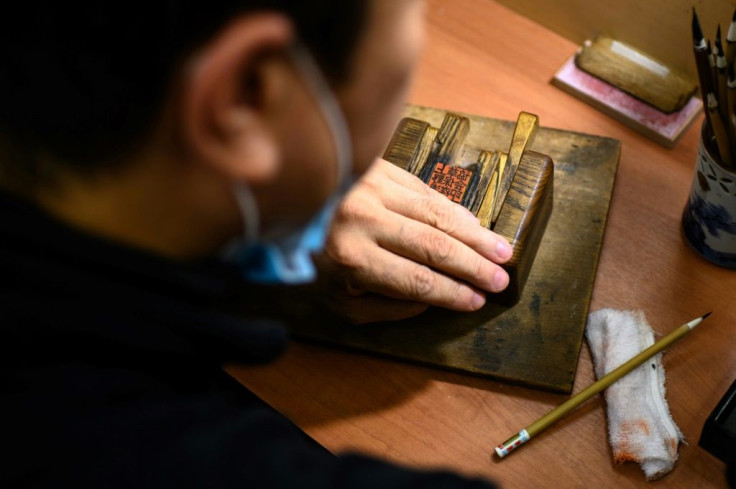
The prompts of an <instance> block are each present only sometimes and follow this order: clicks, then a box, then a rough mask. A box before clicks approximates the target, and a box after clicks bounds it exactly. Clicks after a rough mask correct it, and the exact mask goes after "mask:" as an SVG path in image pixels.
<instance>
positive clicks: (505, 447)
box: [496, 313, 711, 458]
mask: <svg viewBox="0 0 736 489" xmlns="http://www.w3.org/2000/svg"><path fill="white" fill-rule="evenodd" d="M710 314H711V313H707V314H704V315H702V316H700V317H699V318H696V319H693V320H692V321H690V322H688V323H685V324H683V325H682V326H680V327H679V328H677V329H676V330H674V331H673V332H671V333H670V334H668V335H667V336H665V337H664V338H662V339H661V340H659V341H658V342H656V343H654V344H653V345H652V346H650V347H649V348H646V349H645V350H643V351H642V352H640V353H639V354H637V355H635V356H634V357H632V358H631V359H630V360H629V361H627V362H626V363H624V364H623V365H621V366H620V367H618V368H616V369H614V370H612V371H611V372H609V373H608V374H606V375H604V376H603V377H601V378H600V379H598V381H597V382H594V383H593V384H591V385H589V386H588V387H587V388H585V389H583V390H582V391H580V392H579V393H578V394H576V395H574V396H573V397H571V398H570V399H568V400H567V401H565V402H563V403H562V404H560V405H559V406H557V407H556V408H555V409H553V410H552V411H550V412H549V413H547V414H545V415H544V416H542V417H541V418H539V419H538V420H537V421H535V422H534V423H532V424H530V425H529V426H527V427H526V428H525V429H523V430H521V431H520V432H519V433H517V434H516V435H514V436H512V437H511V438H509V439H508V440H506V441H505V442H503V443H501V444H500V445H498V446H497V447H496V454H497V455H498V456H499V457H500V458H503V457H505V456H506V455H508V454H509V453H511V452H512V451H513V450H515V449H516V448H518V447H519V446H521V445H522V444H524V443H526V442H527V441H529V440H530V439H531V438H533V437H535V436H537V435H538V434H539V433H541V432H542V431H544V430H545V429H546V428H548V427H549V426H550V425H552V424H553V423H554V422H556V421H557V420H558V419H560V418H561V417H563V416H564V415H566V414H567V413H569V412H570V411H572V410H573V409H575V408H576V407H578V406H579V405H580V404H582V403H584V402H585V401H587V400H588V399H590V398H591V397H593V396H594V395H596V394H598V393H599V392H600V391H602V390H603V389H605V388H606V387H608V386H609V385H611V384H613V383H614V382H616V381H617V380H619V379H620V378H621V377H623V376H624V375H626V374H628V373H629V372H631V371H632V370H634V369H635V368H636V367H638V366H639V365H641V364H642V363H644V362H646V361H647V360H649V359H650V358H651V357H653V356H654V355H656V354H657V353H659V352H661V351H662V350H664V349H665V348H667V347H668V346H670V345H671V344H672V343H674V342H675V341H677V340H679V339H680V338H682V337H683V336H685V335H686V334H688V333H689V332H690V331H692V330H693V329H695V326H697V325H698V324H700V322H701V321H702V320H703V319H705V318H707V317H708V316H710Z"/></svg>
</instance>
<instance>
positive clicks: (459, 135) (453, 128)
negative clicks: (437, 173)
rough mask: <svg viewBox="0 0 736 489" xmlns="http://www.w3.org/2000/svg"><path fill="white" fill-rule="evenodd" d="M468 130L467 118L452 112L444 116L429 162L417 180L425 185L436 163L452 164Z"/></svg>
mask: <svg viewBox="0 0 736 489" xmlns="http://www.w3.org/2000/svg"><path fill="white" fill-rule="evenodd" d="M469 130H470V122H469V121H468V118H467V117H463V116H460V115H458V114H453V113H452V112H448V113H447V114H445V118H444V119H443V120H442V125H441V126H440V130H439V132H438V133H437V138H436V139H435V142H434V148H433V150H432V153H431V154H430V155H429V160H428V161H427V163H426V164H425V167H424V169H423V170H422V172H421V173H420V175H419V178H421V179H422V180H423V181H424V182H425V183H426V182H429V176H430V174H431V173H432V172H433V171H434V168H435V165H436V164H437V163H444V164H452V163H453V162H454V161H455V157H456V156H457V154H458V152H459V151H460V148H461V147H462V145H463V143H464V142H465V136H467V134H468V131H469Z"/></svg>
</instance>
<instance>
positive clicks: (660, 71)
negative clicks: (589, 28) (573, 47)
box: [575, 36, 697, 114]
mask: <svg viewBox="0 0 736 489" xmlns="http://www.w3.org/2000/svg"><path fill="white" fill-rule="evenodd" d="M575 64H576V65H577V66H578V68H580V69H581V70H583V71H586V72H588V73H590V74H591V75H593V76H596V77H598V78H600V79H602V80H604V81H606V82H608V83H610V84H611V85H613V86H614V87H616V88H619V89H620V90H622V91H624V92H626V93H628V94H629V95H632V96H633V97H636V98H638V99H639V100H641V101H643V102H646V103H648V104H650V105H651V106H653V107H655V108H656V109H658V110H661V111H662V112H664V113H665V114H670V113H672V112H675V111H678V110H680V109H682V108H683V107H684V106H685V104H686V103H687V102H688V100H690V98H691V97H692V96H693V95H694V94H695V91H696V90H697V85H696V84H695V82H693V81H692V80H690V79H688V78H686V77H684V76H682V75H679V74H678V73H675V72H674V71H672V70H671V69H669V68H668V67H667V66H664V65H663V64H661V63H660V62H659V61H657V60H655V59H653V58H651V57H649V56H647V55H646V54H644V53H641V52H639V51H637V50H635V49H634V48H632V47H630V46H627V45H626V44H624V43H622V42H619V41H616V40H614V39H611V38H610V37H607V36H598V37H597V38H596V39H595V40H593V41H586V42H585V44H584V45H583V47H582V49H581V50H580V52H579V53H578V55H577V56H576V57H575Z"/></svg>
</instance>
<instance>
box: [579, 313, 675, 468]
mask: <svg viewBox="0 0 736 489" xmlns="http://www.w3.org/2000/svg"><path fill="white" fill-rule="evenodd" d="M585 336H586V338H587V339H588V344H589V345H590V350H591V353H592V355H593V362H594V363H595V373H596V376H597V377H598V378H600V377H602V376H604V375H605V374H607V373H608V372H610V371H611V370H613V369H615V368H616V367H618V366H619V365H621V364H622V363H624V362H626V361H627V360H629V359H630V358H631V357H633V356H635V355H636V354H637V353H639V352H640V351H642V350H644V349H645V348H648V347H649V346H651V345H652V344H653V343H654V333H653V331H652V328H651V327H650V326H649V324H648V323H647V320H646V318H645V317H644V313H643V312H641V311H618V310H614V309H601V310H599V311H596V312H593V313H591V314H590V315H589V316H588V324H587V326H586V329H585ZM661 357H662V354H661V353H659V354H657V355H655V356H654V357H652V358H651V359H649V360H648V361H646V362H644V363H643V364H642V365H640V366H639V367H637V368H636V369H634V370H633V371H632V372H630V373H629V374H628V375H626V376H625V377H623V378H622V379H620V380H619V381H618V382H615V383H613V384H612V385H611V386H610V387H608V388H607V389H606V391H605V398H606V406H607V415H608V435H609V440H610V442H611V448H612V449H613V460H614V461H615V462H616V463H623V462H629V461H631V462H638V463H639V464H640V465H641V468H642V470H643V471H644V474H645V476H646V478H647V480H655V479H659V478H660V477H663V476H664V475H665V474H667V473H668V472H670V471H671V470H672V468H673V467H674V465H675V461H676V460H677V448H678V446H679V444H680V442H681V441H683V436H682V433H681V432H680V429H679V428H678V427H677V425H676V424H675V422H674V421H673V420H672V416H671V415H670V411H669V408H668V406H667V400H666V399H665V388H664V367H663V366H662V358H661Z"/></svg>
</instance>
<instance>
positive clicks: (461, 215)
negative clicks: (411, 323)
mask: <svg viewBox="0 0 736 489" xmlns="http://www.w3.org/2000/svg"><path fill="white" fill-rule="evenodd" d="M386 164H387V165H390V166H394V168H393V169H388V168H386V169H383V168H382V170H384V171H386V176H387V177H389V178H390V181H391V183H392V184H395V185H396V186H397V188H394V189H391V190H390V191H389V190H388V189H385V190H386V191H385V192H383V193H382V195H381V197H382V202H383V205H384V206H385V207H386V209H388V210H391V211H393V212H396V213H397V214H400V215H402V216H405V217H407V218H409V219H412V220H414V221H417V222H422V223H424V224H427V225H429V226H431V227H433V228H435V229H438V230H440V231H442V232H444V233H446V234H449V235H450V236H452V237H454V238H455V239H457V240H459V241H460V242H462V243H464V244H465V245H467V246H468V247H470V248H471V249H473V250H474V251H475V252H477V253H479V254H480V255H482V256H484V257H485V258H487V259H489V260H492V261H493V262H495V263H505V262H507V261H508V260H509V259H510V258H511V255H512V252H513V250H512V248H511V245H509V243H508V241H507V240H506V239H505V238H504V237H502V236H499V235H498V234H496V233H494V232H493V231H491V230H489V229H486V228H484V227H482V226H480V224H479V223H478V219H477V218H476V217H475V216H474V215H473V213H472V212H470V211H469V210H468V209H466V208H465V207H463V206H461V205H459V204H456V203H454V202H452V201H450V200H449V199H448V198H447V197H445V196H444V195H442V194H440V193H439V192H437V191H435V190H432V189H431V188H429V187H428V186H427V185H425V184H424V183H423V182H422V181H421V180H419V179H418V178H416V177H414V175H411V174H409V173H407V172H406V171H403V170H401V169H400V168H396V167H395V165H391V164H390V163H386ZM397 172H398V173H397ZM368 183H369V184H370V182H368ZM384 185H385V184H384ZM401 188H403V191H402V190H401Z"/></svg>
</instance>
